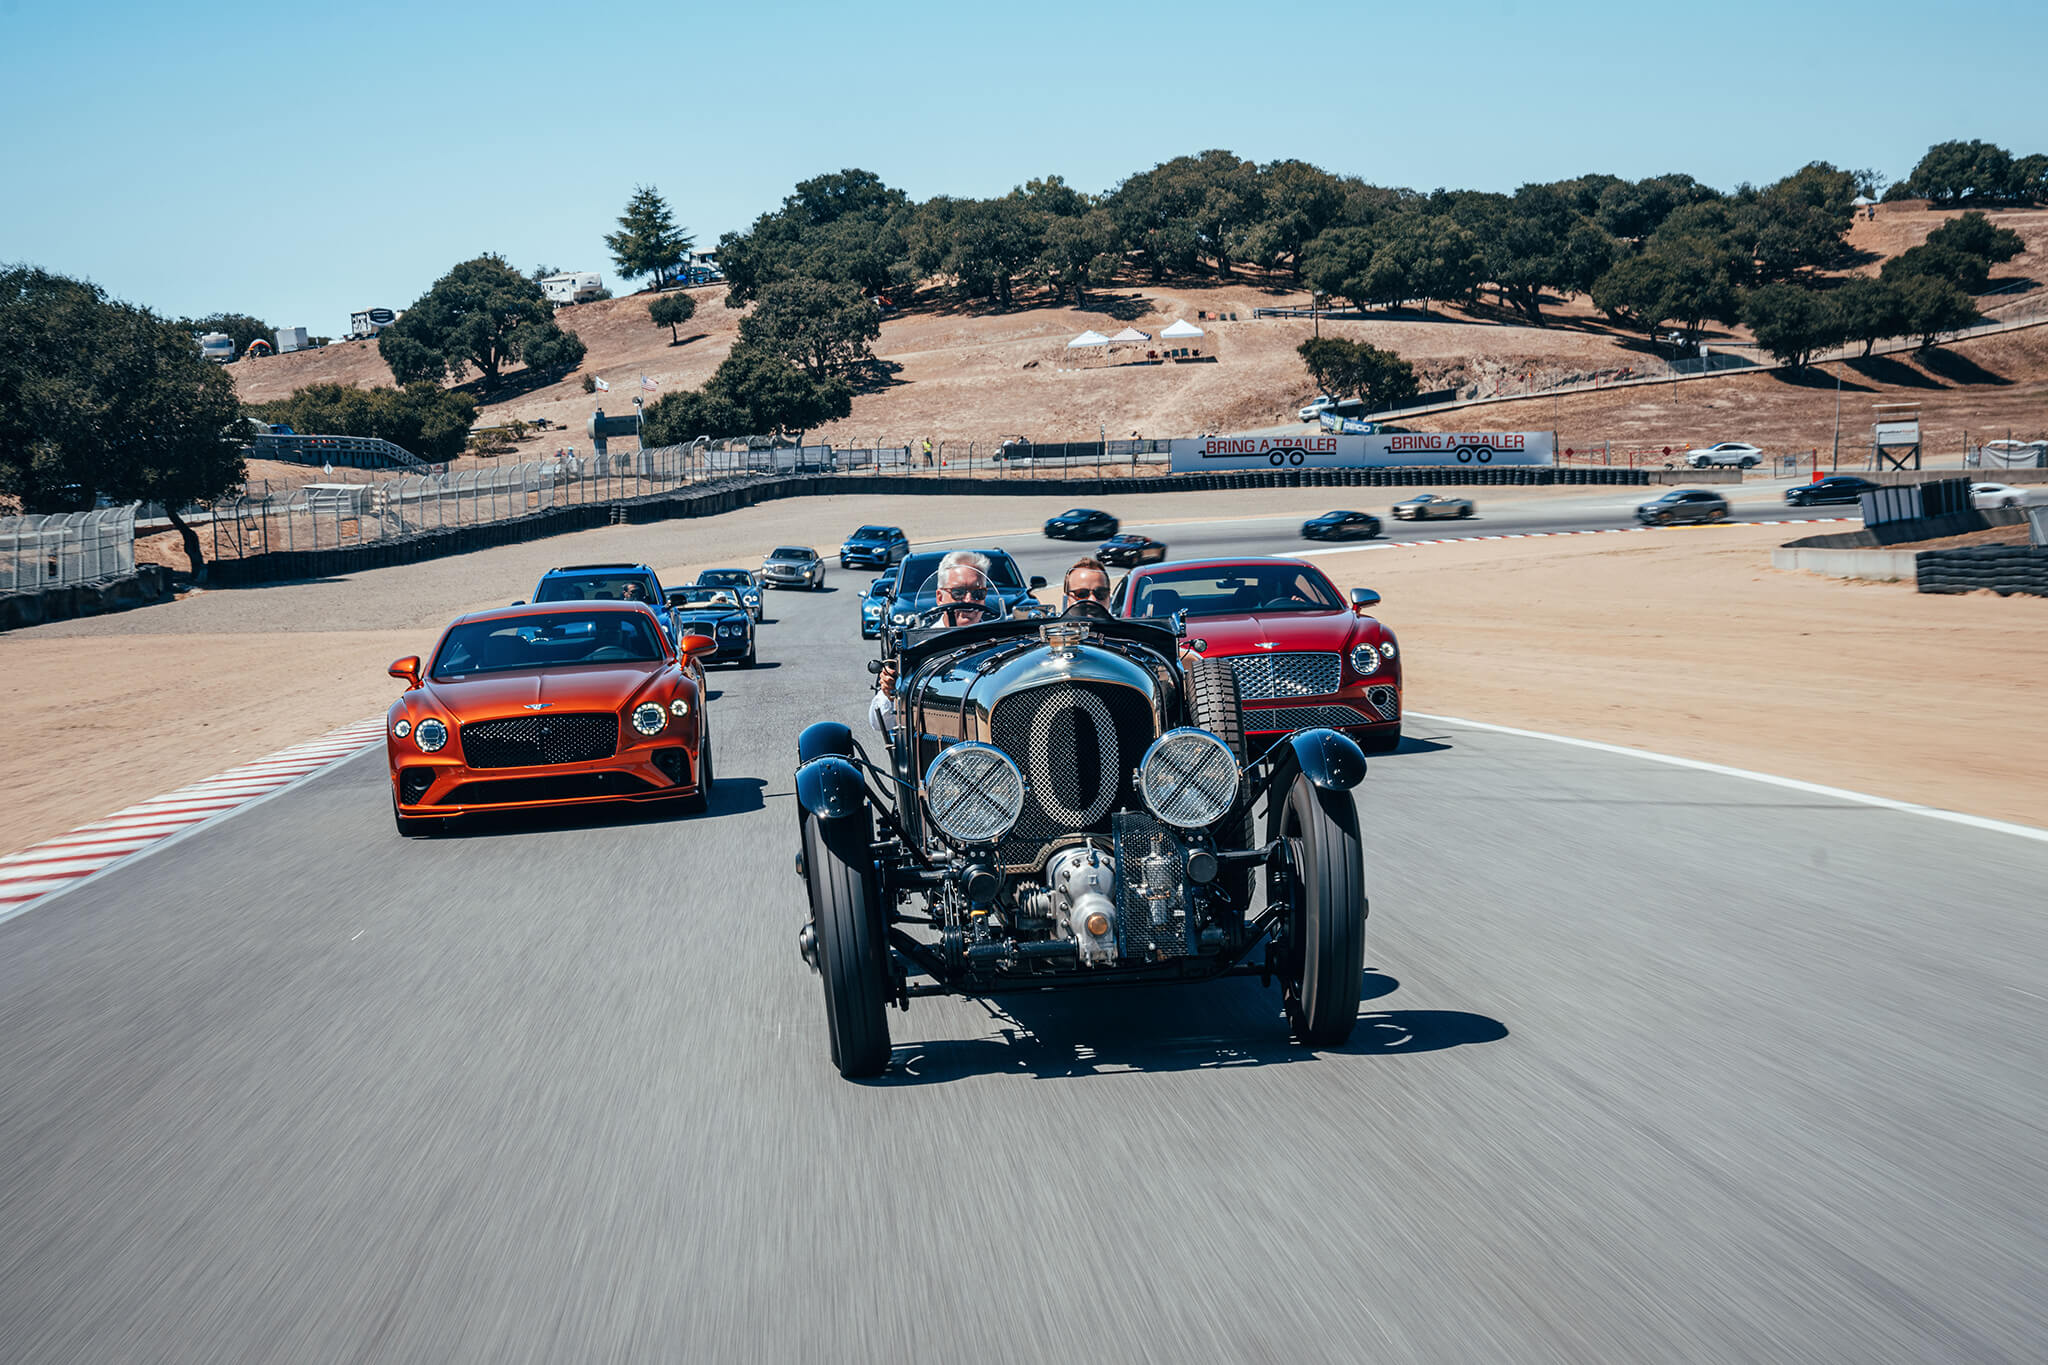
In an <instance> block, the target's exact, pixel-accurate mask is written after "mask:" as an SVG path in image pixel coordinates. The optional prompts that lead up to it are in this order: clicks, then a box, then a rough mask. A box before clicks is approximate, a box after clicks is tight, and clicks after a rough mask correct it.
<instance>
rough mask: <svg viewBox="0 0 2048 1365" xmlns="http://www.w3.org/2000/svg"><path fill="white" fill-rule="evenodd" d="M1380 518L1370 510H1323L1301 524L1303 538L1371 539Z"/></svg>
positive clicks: (1377, 527) (1375, 532)
mask: <svg viewBox="0 0 2048 1365" xmlns="http://www.w3.org/2000/svg"><path fill="white" fill-rule="evenodd" d="M1379 533H1380V519H1379V518H1378V517H1376V516H1374V515H1373V514H1372V513H1370V512H1325V513H1323V514H1322V515H1321V516H1319V517H1316V518H1315V519H1313V520H1311V521H1304V522H1303V523H1302V524H1301V538H1302V539H1303V540H1371V539H1372V538H1373V537H1374V536H1376V535H1378V534H1379Z"/></svg>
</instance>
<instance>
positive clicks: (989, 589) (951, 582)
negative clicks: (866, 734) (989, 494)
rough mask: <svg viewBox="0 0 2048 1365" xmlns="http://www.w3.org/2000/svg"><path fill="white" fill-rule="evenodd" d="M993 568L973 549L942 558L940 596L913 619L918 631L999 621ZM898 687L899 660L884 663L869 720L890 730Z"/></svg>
mask: <svg viewBox="0 0 2048 1365" xmlns="http://www.w3.org/2000/svg"><path fill="white" fill-rule="evenodd" d="M991 567H993V566H992V564H991V563H990V560H989V557H988V556H987V555H985V554H981V553H979V552H977V551H974V550H954V551H953V552H952V553H950V554H948V555H947V556H946V557H945V558H944V559H941V560H940V561H939V567H938V571H937V572H936V573H934V574H933V575H932V592H933V596H934V597H935V598H936V599H937V600H936V602H935V603H934V605H933V606H932V607H931V608H930V609H929V610H927V611H924V612H921V613H920V614H919V615H918V617H917V620H916V621H914V622H912V623H911V624H912V626H913V628H915V629H917V630H943V629H945V628H947V627H949V626H972V625H978V624H980V623H981V622H983V621H993V620H996V619H997V618H998V617H999V615H1000V614H1001V611H1000V607H999V606H995V607H992V606H990V605H989V600H988V599H989V598H990V597H991V596H992V595H994V593H995V587H994V585H993V583H992V582H991V580H990V578H989V572H988V571H989V569H990V568H991ZM895 690H896V661H895V660H894V659H891V660H889V661H888V662H887V663H885V664H883V665H882V671H881V673H880V674H878V675H877V676H876V678H875V699H874V701H872V702H870V703H869V705H868V723H869V724H870V725H872V726H873V727H874V728H875V729H877V730H881V731H883V732H884V733H885V734H886V733H887V731H888V724H887V717H888V713H889V698H890V696H891V695H892V694H893V693H894V692H895Z"/></svg>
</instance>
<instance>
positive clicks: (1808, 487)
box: [1785, 474, 1883, 507]
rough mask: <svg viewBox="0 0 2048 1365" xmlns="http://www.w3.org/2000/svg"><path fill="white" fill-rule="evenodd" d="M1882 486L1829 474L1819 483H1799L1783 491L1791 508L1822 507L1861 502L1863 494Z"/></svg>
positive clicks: (1872, 482) (1860, 479) (1861, 479)
mask: <svg viewBox="0 0 2048 1365" xmlns="http://www.w3.org/2000/svg"><path fill="white" fill-rule="evenodd" d="M1882 486H1883V485H1881V484H1878V483H1876V482H1874V481H1872V480H1870V479H1866V478H1862V477H1860V476H1858V475H1855V474H1830V475H1828V476H1827V477H1826V478H1824V479H1822V480H1821V481H1820V482H1819V483H1799V484H1794V485H1792V487H1790V488H1788V489H1786V490H1785V502H1786V503H1787V504H1788V505H1789V506H1792V507H1822V506H1826V505H1828V504H1830V503H1839V502H1861V501H1862V500H1863V495H1864V494H1865V493H1871V492H1875V491H1876V490H1877V489H1878V488H1880V487H1882Z"/></svg>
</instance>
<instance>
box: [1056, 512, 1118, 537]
mask: <svg viewBox="0 0 2048 1365" xmlns="http://www.w3.org/2000/svg"><path fill="white" fill-rule="evenodd" d="M1116 527H1117V520H1116V518H1115V517H1113V516H1111V515H1110V514H1109V513H1107V512H1104V511H1100V510H1098V509H1096V508H1093V507H1070V508H1068V509H1067V510H1066V511H1064V512H1062V513H1060V514H1059V515H1058V516H1056V517H1050V518H1048V519H1047V520H1046V523H1045V534H1046V535H1047V536H1048V537H1049V538H1050V539H1053V540H1094V539H1096V538H1097V537H1098V536H1113V535H1115V534H1116Z"/></svg>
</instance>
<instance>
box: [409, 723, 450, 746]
mask: <svg viewBox="0 0 2048 1365" xmlns="http://www.w3.org/2000/svg"><path fill="white" fill-rule="evenodd" d="M412 742H413V743H415V744H417V745H419V746H420V749H421V751H422V752H424V753H430V754H431V753H435V752H438V751H439V750H440V748H441V746H442V745H444V744H446V743H447V742H448V727H447V726H446V725H444V724H442V723H441V722H440V721H438V720H436V719H434V718H433V717H432V716H428V717H427V718H426V719H425V720H423V721H421V722H420V723H419V724H418V725H415V726H414V727H413V729H412Z"/></svg>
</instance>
